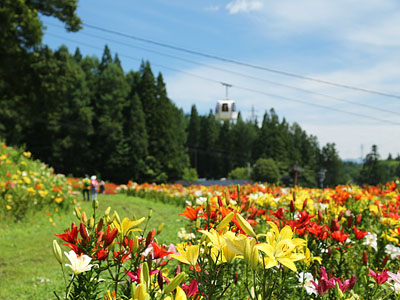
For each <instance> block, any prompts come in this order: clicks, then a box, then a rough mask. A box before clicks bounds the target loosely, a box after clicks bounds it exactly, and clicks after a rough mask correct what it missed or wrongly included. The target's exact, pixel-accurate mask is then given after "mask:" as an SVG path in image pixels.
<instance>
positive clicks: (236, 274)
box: [233, 272, 239, 284]
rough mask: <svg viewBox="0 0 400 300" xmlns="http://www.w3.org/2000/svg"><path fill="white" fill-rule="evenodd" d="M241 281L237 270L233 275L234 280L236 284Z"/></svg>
mask: <svg viewBox="0 0 400 300" xmlns="http://www.w3.org/2000/svg"><path fill="white" fill-rule="evenodd" d="M238 281H239V275H238V273H237V272H235V274H234V275H233V282H234V284H238Z"/></svg>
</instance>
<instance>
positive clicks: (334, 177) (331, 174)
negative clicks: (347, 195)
mask: <svg viewBox="0 0 400 300" xmlns="http://www.w3.org/2000/svg"><path fill="white" fill-rule="evenodd" d="M320 165H321V168H323V169H325V170H326V173H325V180H324V186H330V187H334V186H336V185H338V184H344V183H345V180H344V174H343V166H342V162H341V160H340V157H339V154H338V153H337V151H336V148H335V144H330V143H328V144H326V146H324V147H323V148H322V151H321V163H320Z"/></svg>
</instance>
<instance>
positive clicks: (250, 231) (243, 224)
mask: <svg viewBox="0 0 400 300" xmlns="http://www.w3.org/2000/svg"><path fill="white" fill-rule="evenodd" d="M236 220H237V221H238V223H239V225H240V228H241V229H242V230H243V231H244V232H245V233H246V234H248V235H250V236H252V237H253V238H256V237H257V235H256V233H255V232H254V230H253V228H252V227H251V225H250V224H249V222H247V221H246V220H245V219H244V218H243V217H242V216H241V215H240V214H236Z"/></svg>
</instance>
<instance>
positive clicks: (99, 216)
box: [53, 182, 400, 300]
mask: <svg viewBox="0 0 400 300" xmlns="http://www.w3.org/2000/svg"><path fill="white" fill-rule="evenodd" d="M121 191H126V192H127V193H128V194H132V195H136V196H138V195H140V196H141V197H152V198H153V199H154V200H155V201H162V202H171V203H175V204H183V203H185V204H186V206H185V208H183V209H182V212H181V217H182V218H185V219H187V220H188V223H187V226H186V227H184V228H180V229H179V228H173V229H171V228H168V229H167V228H163V226H164V225H163V223H162V222H163V220H158V222H159V225H158V228H149V226H148V222H149V220H150V219H151V218H152V213H151V211H149V214H148V217H147V218H139V219H137V218H136V217H135V216H132V217H129V218H124V219H121V218H120V217H119V215H118V213H117V212H116V211H114V212H112V211H111V208H108V209H107V210H106V211H104V212H100V211H99V210H98V209H97V204H96V202H94V203H93V212H92V213H89V212H83V211H80V210H79V209H77V210H76V215H77V217H78V224H77V225H75V224H72V226H71V227H70V228H68V229H66V231H65V232H63V233H62V232H60V233H58V234H57V237H58V239H57V240H55V241H54V243H53V250H54V253H55V256H56V258H57V260H58V262H59V264H60V266H61V268H62V272H63V274H64V276H65V277H64V278H65V290H64V291H56V292H57V295H58V297H59V299H106V300H111V299H139V300H145V299H168V300H172V299H254V300H255V299H257V300H258V299H400V273H399V265H400V264H399V260H400V247H399V245H400V243H399V238H400V221H399V205H400V195H399V189H398V187H397V183H395V182H392V183H388V184H386V185H384V186H377V187H364V188H361V187H358V186H338V187H336V188H335V189H324V190H319V189H305V188H300V187H296V188H294V189H287V188H281V187H275V186H267V185H261V184H256V185H245V186H231V187H218V186H214V187H207V188H206V187H201V186H192V187H188V188H184V187H182V186H179V185H155V184H153V185H151V184H144V185H138V184H134V183H129V184H128V185H127V186H126V187H122V188H121ZM154 205H155V207H156V206H157V204H154ZM153 221H154V220H153ZM163 230H175V231H176V234H177V235H178V236H179V238H180V239H181V242H180V243H177V244H170V243H166V244H163V243H161V242H159V241H158V239H157V236H158V234H159V233H160V232H162V231H163ZM59 243H62V244H63V245H64V246H65V248H64V247H63V248H64V250H61V248H60V245H59ZM66 249H68V251H66ZM63 252H64V253H65V255H63V254H62V253H63Z"/></svg>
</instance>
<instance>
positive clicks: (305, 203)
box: [303, 199, 308, 210]
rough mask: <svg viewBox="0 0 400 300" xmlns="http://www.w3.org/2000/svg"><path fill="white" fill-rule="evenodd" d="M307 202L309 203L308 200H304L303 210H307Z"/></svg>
mask: <svg viewBox="0 0 400 300" xmlns="http://www.w3.org/2000/svg"><path fill="white" fill-rule="evenodd" d="M307 201H308V199H306V200H304V202H303V210H304V209H306V208H307Z"/></svg>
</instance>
